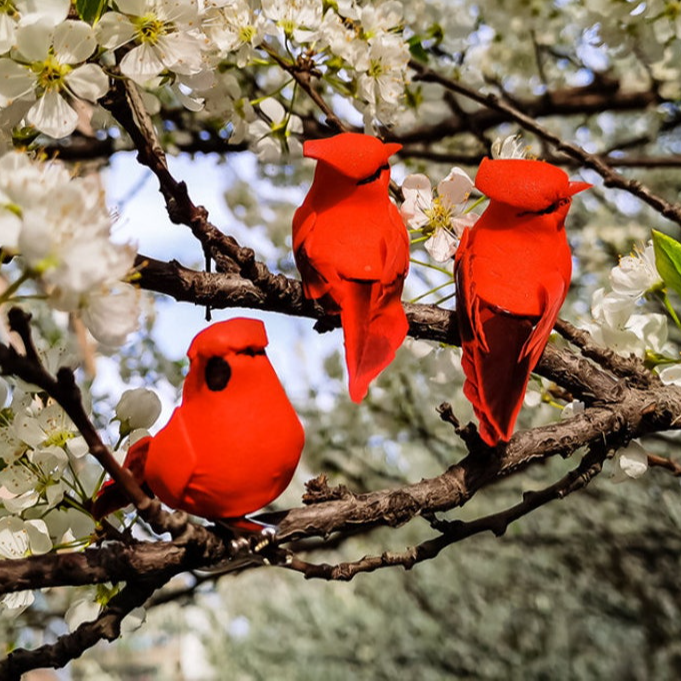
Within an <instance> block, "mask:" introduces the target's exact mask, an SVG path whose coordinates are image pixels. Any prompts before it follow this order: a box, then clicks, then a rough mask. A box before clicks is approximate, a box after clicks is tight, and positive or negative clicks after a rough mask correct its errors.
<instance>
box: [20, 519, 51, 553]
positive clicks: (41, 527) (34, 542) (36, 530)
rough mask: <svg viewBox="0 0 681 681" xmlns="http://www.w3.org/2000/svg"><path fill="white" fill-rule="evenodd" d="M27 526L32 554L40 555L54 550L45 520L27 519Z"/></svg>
mask: <svg viewBox="0 0 681 681" xmlns="http://www.w3.org/2000/svg"><path fill="white" fill-rule="evenodd" d="M25 528H26V533H27V535H28V545H29V547H30V549H31V553H32V554H34V555H38V554H41V553H47V552H48V551H50V550H52V540H51V539H50V533H49V531H48V529H47V525H46V524H45V521H44V520H27V521H26V523H25Z"/></svg>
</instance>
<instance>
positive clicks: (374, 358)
mask: <svg viewBox="0 0 681 681" xmlns="http://www.w3.org/2000/svg"><path fill="white" fill-rule="evenodd" d="M400 288H401V287H399V286H395V287H387V288H386V287H384V286H383V285H382V284H380V283H379V282H363V281H344V282H343V298H342V300H341V301H340V306H341V324H342V325H343V334H344V337H345V360H346V364H347V367H348V374H349V384H350V385H349V387H350V398H351V399H352V401H353V402H358V403H359V402H361V401H362V400H363V399H364V397H365V396H366V394H367V391H368V389H369V383H371V381H372V380H373V379H374V378H376V376H378V374H379V373H380V372H381V371H383V369H385V367H386V366H388V364H390V362H392V360H393V358H394V357H395V352H396V350H397V348H398V347H399V346H400V345H401V344H402V341H403V340H404V337H405V336H406V334H407V329H408V322H407V318H406V315H405V314H404V309H403V308H402V302H401V300H400Z"/></svg>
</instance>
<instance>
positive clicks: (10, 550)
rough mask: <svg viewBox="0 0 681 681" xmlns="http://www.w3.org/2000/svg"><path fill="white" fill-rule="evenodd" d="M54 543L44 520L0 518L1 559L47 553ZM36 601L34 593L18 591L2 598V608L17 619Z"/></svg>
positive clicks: (0, 603)
mask: <svg viewBox="0 0 681 681" xmlns="http://www.w3.org/2000/svg"><path fill="white" fill-rule="evenodd" d="M51 548H52V541H51V540H50V536H49V534H48V532H47V526H46V525H45V523H44V522H43V521H42V520H22V519H21V518H17V517H16V516H8V517H4V518H0V557H2V558H5V559H9V560H15V559H17V558H25V557H26V556H31V555H38V554H42V553H47V552H48V551H49V550H50V549H51ZM33 601H34V596H33V592H32V591H18V592H15V593H10V594H6V595H5V596H3V597H2V598H0V608H2V609H3V610H5V611H6V612H7V613H8V614H9V615H11V616H13V617H16V616H17V615H19V614H21V613H22V612H23V611H24V610H25V609H26V608H27V607H28V606H29V605H31V603H33Z"/></svg>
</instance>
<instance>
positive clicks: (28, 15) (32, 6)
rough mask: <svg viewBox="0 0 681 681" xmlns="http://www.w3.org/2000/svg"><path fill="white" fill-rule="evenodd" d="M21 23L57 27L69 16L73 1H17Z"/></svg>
mask: <svg viewBox="0 0 681 681" xmlns="http://www.w3.org/2000/svg"><path fill="white" fill-rule="evenodd" d="M15 4H16V7H17V9H18V10H19V13H20V14H21V23H22V24H24V23H26V24H29V23H31V24H32V23H34V22H35V21H44V22H49V23H50V24H51V25H52V26H56V25H57V24H59V23H61V22H62V21H64V19H66V17H67V16H68V15H69V9H70V7H71V0H17V1H16V3H15Z"/></svg>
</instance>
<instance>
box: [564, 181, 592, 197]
mask: <svg viewBox="0 0 681 681" xmlns="http://www.w3.org/2000/svg"><path fill="white" fill-rule="evenodd" d="M591 187H593V185H592V184H589V183H588V182H570V185H569V186H568V196H574V195H575V194H579V192H583V191H584V190H585V189H591Z"/></svg>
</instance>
